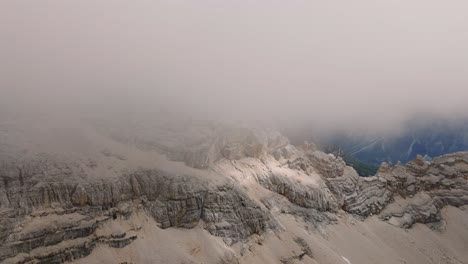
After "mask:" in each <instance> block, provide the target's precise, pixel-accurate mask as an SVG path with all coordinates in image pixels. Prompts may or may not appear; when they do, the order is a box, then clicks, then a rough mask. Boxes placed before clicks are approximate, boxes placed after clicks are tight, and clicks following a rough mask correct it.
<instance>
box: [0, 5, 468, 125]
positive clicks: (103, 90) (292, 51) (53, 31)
mask: <svg viewBox="0 0 468 264" xmlns="http://www.w3.org/2000/svg"><path fill="white" fill-rule="evenodd" d="M466 10H468V4H467V2H466V1H461V0H454V1H444V2H442V1H436V0H424V1H423V0H414V1H403V0H397V1H394V0H393V1H390V0H379V1H371V0H359V1H353V2H346V1H326V3H324V2H321V1H310V0H309V1H305V0H304V1H301V0H292V1H214V0H200V1H162V0H158V1H131V2H129V1H110V0H102V1H88V0H83V1H52V0H43V1H23V0H5V1H1V3H0V58H1V62H0V103H1V105H0V108H1V109H0V110H1V111H2V113H3V115H6V114H5V113H14V114H18V113H25V114H26V115H28V114H32V113H34V114H36V115H41V114H46V113H56V114H57V113H58V114H63V115H72V113H74V114H76V113H86V114H94V115H100V114H105V115H110V116H119V115H125V114H129V113H130V115H135V116H136V115H139V114H142V115H143V114H144V115H145V116H149V117H151V116H152V115H153V114H154V115H157V114H161V113H162V114H163V115H167V114H170V115H173V116H174V117H177V116H184V117H188V118H194V119H214V120H222V121H233V122H237V121H243V122H252V123H258V122H262V123H267V124H274V125H279V126H283V127H306V126H315V127H321V128H323V129H336V128H355V129H361V130H380V131H386V130H395V129H397V128H398V127H399V126H400V125H401V124H403V122H404V121H406V120H408V119H409V118H411V117H412V116H414V115H426V116H434V117H466V115H467V113H468V104H467V103H466V100H467V99H468V88H467V87H468V74H467V73H468V52H467V51H466V47H467V46H468V16H466Z"/></svg>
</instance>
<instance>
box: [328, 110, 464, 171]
mask: <svg viewBox="0 0 468 264" xmlns="http://www.w3.org/2000/svg"><path fill="white" fill-rule="evenodd" d="M321 144H322V145H323V146H324V147H325V149H333V151H334V152H336V151H337V150H339V151H340V152H342V153H345V154H346V155H350V156H352V157H354V158H356V159H358V160H360V161H362V162H366V163H374V164H380V163H381V162H384V161H385V162H389V161H390V162H393V163H396V162H398V161H401V162H403V163H406V162H408V161H410V160H412V159H414V158H415V157H416V155H418V154H420V155H422V156H426V157H427V158H432V157H437V156H440V155H443V154H447V153H451V152H457V151H467V150H468V120H445V119H444V120H442V119H437V120H428V119H412V120H411V121H408V122H407V123H406V124H405V126H404V129H403V131H402V132H401V133H399V134H397V135H392V136H385V135H372V136H369V135H362V134H360V135H357V134H353V133H339V134H335V135H334V136H332V137H330V138H328V139H326V140H324V141H323V142H322V143H321Z"/></svg>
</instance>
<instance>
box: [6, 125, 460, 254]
mask: <svg viewBox="0 0 468 264" xmlns="http://www.w3.org/2000/svg"><path fill="white" fill-rule="evenodd" d="M109 138H112V142H113V144H111V145H107V146H106V147H107V148H106V149H105V151H101V152H100V153H98V156H96V157H99V158H97V161H96V160H89V159H86V162H81V161H79V160H74V161H70V160H67V159H62V158H61V157H60V156H54V155H33V156H28V157H21V158H17V159H8V160H4V161H3V162H2V163H1V166H0V177H1V180H0V261H1V262H3V263H63V262H67V261H73V260H77V259H79V258H82V257H85V256H87V255H89V254H91V253H92V252H93V250H94V249H95V248H97V247H102V246H104V247H111V248H124V247H127V246H128V245H131V244H132V243H134V242H135V241H138V239H141V237H140V236H142V235H141V233H139V230H140V229H141V228H142V224H135V223H134V222H133V220H132V219H133V218H135V217H137V216H141V215H145V216H146V217H148V218H150V219H151V221H154V222H155V223H156V224H157V226H158V228H160V229H163V230H164V229H168V228H184V229H194V228H199V227H201V228H202V229H204V230H206V231H208V232H209V234H211V235H212V236H215V237H219V238H221V239H222V240H223V241H224V243H225V245H226V247H227V248H229V252H230V253H229V254H228V255H224V256H222V257H221V258H220V259H219V263H239V262H242V256H243V254H244V253H243V252H244V250H245V249H242V248H241V249H240V250H237V251H236V250H235V248H236V246H238V245H241V244H245V245H248V244H249V241H257V242H258V243H260V244H261V243H262V242H261V240H262V237H264V236H266V235H268V234H281V233H282V232H285V227H284V225H283V224H282V221H281V218H282V215H290V216H293V217H294V218H298V219H301V221H303V222H304V223H306V224H307V225H308V226H310V228H311V229H316V230H320V228H321V227H323V226H326V225H329V224H333V223H336V222H337V217H341V216H342V215H348V216H349V217H353V218H356V219H360V220H363V219H365V218H367V217H370V216H372V215H378V217H379V218H380V219H381V221H387V222H388V223H389V224H391V225H393V226H397V227H401V228H411V227H412V226H413V225H414V224H415V223H427V224H431V227H432V228H434V229H436V230H441V231H443V229H444V221H445V220H444V218H443V217H442V214H441V209H442V208H443V207H444V206H448V205H449V206H455V207H460V208H465V207H466V205H468V153H467V152H459V153H453V154H449V155H445V156H441V157H438V158H434V159H433V160H432V161H431V162H429V161H426V160H424V159H423V158H422V157H420V156H418V157H417V158H416V159H415V160H413V161H411V162H409V163H408V164H407V165H403V164H396V165H392V164H387V163H384V164H382V166H381V167H380V169H379V172H378V173H377V175H375V176H372V177H366V178H363V177H359V176H358V175H357V173H356V172H355V171H354V170H353V169H352V168H350V167H348V166H346V165H345V163H344V161H343V160H342V159H341V158H339V157H335V156H333V155H331V154H325V153H323V152H321V151H319V150H317V148H316V147H315V146H314V145H313V144H309V143H304V144H303V145H301V146H293V145H291V144H289V142H288V140H287V138H285V137H283V136H282V135H281V134H279V133H278V132H275V131H271V130H253V129H246V128H225V127H221V128H220V127H195V128H192V129H190V130H186V131H185V132H180V133H175V132H172V133H165V134H164V135H163V136H161V133H156V134H154V135H153V134H151V135H149V136H148V135H145V136H141V135H135V134H133V135H131V136H128V134H125V135H124V136H119V137H116V136H109ZM130 138H131V140H129V139H130ZM117 145H118V146H121V145H123V146H128V147H130V145H132V147H134V146H136V148H138V149H139V151H141V152H142V153H143V154H142V155H153V154H154V153H162V154H164V156H165V157H168V159H169V161H166V162H160V160H157V159H154V160H152V162H154V164H153V163H152V162H149V165H144V166H143V165H140V164H139V165H138V166H134V165H133V164H132V165H130V164H131V162H132V157H131V155H129V154H128V153H127V155H126V153H119V152H118V151H119V149H120V148H119V147H116V146H117ZM142 146H144V148H142ZM164 156H163V157H164ZM138 157H140V156H137V158H138ZM158 157H159V156H158ZM105 160H111V161H112V163H110V162H109V163H104V161H105ZM109 164H112V165H109ZM116 164H120V165H119V166H120V167H123V168H125V169H124V170H117V172H115V171H114V172H113V173H112V175H114V176H113V177H94V176H92V175H94V174H99V173H102V172H103V171H110V170H113V169H114V167H116V166H117V165H116ZM168 164H170V165H168ZM112 166H114V167H112ZM174 166H175V167H177V170H176V169H174ZM117 167H118V166H117ZM120 167H119V168H120ZM181 168H182V169H181ZM117 221H120V222H126V221H127V222H128V223H129V224H128V225H129V227H127V228H121V227H119V228H115V227H114V226H115V225H116V222H117ZM130 223H131V224H130ZM294 241H295V242H292V243H293V244H296V245H297V246H298V247H299V248H301V249H300V250H301V251H300V252H299V253H298V254H292V255H290V256H285V257H284V259H278V261H279V262H282V263H294V261H302V259H303V258H304V257H305V258H308V259H309V261H311V263H314V262H312V261H314V260H313V258H314V257H313V255H312V253H310V252H311V251H313V246H312V245H309V244H307V242H305V241H303V240H301V238H295V239H294ZM298 241H299V242H298ZM311 248H312V249H311ZM296 253H297V252H296ZM223 261H224V262H223ZM226 261H228V262H226ZM341 261H342V263H347V262H346V261H345V260H343V259H342V260H341ZM335 263H338V262H335ZM460 263H463V262H460Z"/></svg>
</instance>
